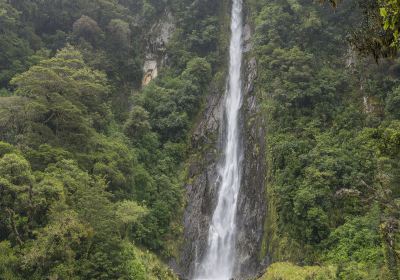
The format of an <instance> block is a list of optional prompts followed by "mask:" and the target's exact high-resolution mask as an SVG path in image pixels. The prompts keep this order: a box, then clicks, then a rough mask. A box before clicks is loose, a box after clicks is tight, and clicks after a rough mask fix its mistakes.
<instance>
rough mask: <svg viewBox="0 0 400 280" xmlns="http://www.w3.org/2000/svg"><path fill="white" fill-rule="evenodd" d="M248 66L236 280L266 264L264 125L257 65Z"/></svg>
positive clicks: (243, 113)
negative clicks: (263, 248) (263, 250)
mask: <svg viewBox="0 0 400 280" xmlns="http://www.w3.org/2000/svg"><path fill="white" fill-rule="evenodd" d="M245 62H247V63H245V64H244V66H247V68H246V69H244V100H243V107H242V118H243V120H242V130H241V131H242V135H243V137H242V138H243V151H244V159H243V170H242V172H243V175H242V184H241V188H240V192H239V197H238V199H239V201H238V210H237V241H236V247H237V248H236V252H237V259H236V273H235V277H236V278H235V279H249V278H252V277H254V276H256V275H257V274H258V272H259V271H260V269H262V268H263V267H264V263H265V260H260V259H259V256H260V251H261V249H260V248H261V243H262V237H263V228H264V219H265V214H266V213H265V212H266V194H265V181H266V166H265V158H264V155H265V129H264V128H265V124H264V119H263V117H262V115H261V114H259V111H260V110H259V106H258V104H257V99H256V96H255V95H254V92H253V88H254V81H255V78H256V76H257V63H256V60H255V59H254V58H250V59H248V60H247V61H245Z"/></svg>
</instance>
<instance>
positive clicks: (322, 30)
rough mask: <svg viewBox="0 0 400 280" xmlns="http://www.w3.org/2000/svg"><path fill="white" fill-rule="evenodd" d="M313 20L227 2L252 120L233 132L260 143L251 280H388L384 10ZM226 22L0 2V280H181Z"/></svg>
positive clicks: (391, 54) (149, 6)
mask: <svg viewBox="0 0 400 280" xmlns="http://www.w3.org/2000/svg"><path fill="white" fill-rule="evenodd" d="M322 2H324V1H307V0H269V1H261V0H244V1H243V5H244V13H245V24H246V26H247V27H248V29H249V31H248V33H249V34H250V33H251V38H250V39H248V41H249V42H250V43H249V47H248V48H247V49H246V53H245V54H244V56H245V59H246V60H250V59H254V61H256V62H257V63H256V66H255V67H256V70H257V71H256V72H257V74H256V75H254V86H253V87H252V96H253V97H254V100H255V101H254V102H256V103H257V112H256V115H257V118H259V119H262V120H263V121H262V122H259V123H258V122H257V124H253V122H252V119H245V120H243V122H246V124H248V125H249V126H254V127H255V126H257V129H258V128H260V129H262V130H265V135H263V136H264V137H263V139H262V144H261V143H253V144H254V147H255V148H254V151H252V153H253V154H254V157H257V158H262V159H263V164H264V165H265V167H266V168H265V174H256V175H257V176H260V177H264V178H265V184H264V185H263V186H262V188H263V191H265V201H266V203H265V205H263V207H264V208H263V210H264V212H265V213H266V214H265V216H264V217H260V219H262V220H263V225H262V226H261V227H262V228H263V232H262V236H260V240H262V243H261V244H260V250H259V252H258V254H257V258H258V260H259V263H260V265H259V266H258V264H257V267H259V271H255V272H254V274H255V275H259V277H261V278H260V279H265V280H274V279H284V280H286V279H344V280H346V279H349V280H358V279H360V280H361V279H362V280H364V279H367V280H368V279H371V280H372V279H382V280H396V279H400V268H399V265H400V245H399V238H400V220H399V219H400V60H399V58H398V54H397V52H398V48H399V43H398V41H399V29H400V20H399V16H398V15H399V14H400V12H399V8H398V7H399V2H398V1H392V0H380V1H375V0H367V1H362V0H343V1H339V2H337V1H325V3H322ZM230 7H231V4H230V1H228V0H221V1H216V0H195V1H194V0H30V1H28V0H0V279H5V280H17V279H38V280H39V279H52V280H55V279H60V280H61V279H63V280H64V279H76V280H78V279H132V280H145V279H161V280H164V279H165V280H168V279H178V277H184V276H182V275H180V274H179V273H178V272H179V269H178V268H177V267H178V266H179V265H181V263H180V261H179V260H180V258H181V251H182V247H183V246H184V244H185V240H184V239H185V238H184V236H185V234H184V232H185V231H186V230H187V229H186V228H185V225H183V222H182V221H183V217H184V215H185V214H184V213H185V209H187V207H188V205H187V204H188V203H187V201H188V199H187V193H186V190H187V189H186V188H185V186H187V185H189V184H191V183H192V181H194V180H195V179H194V178H193V177H194V176H192V175H191V173H193V172H192V170H191V169H192V168H190V166H191V165H192V164H193V162H194V161H195V162H197V163H199V165H204V164H205V162H206V161H207V160H208V159H206V157H203V155H204V151H207V149H214V146H213V145H214V144H215V143H214V142H216V140H215V141H214V139H208V138H207V137H206V136H204V135H200V136H199V135H197V134H196V131H197V129H196V128H197V127H198V125H199V124H201V123H202V122H203V119H204V116H205V115H207V114H206V113H205V112H207V110H206V108H207V106H208V105H207V102H208V100H209V99H208V98H209V97H210V96H213V95H214V96H220V95H223V94H224V92H225V89H224V88H225V83H226V82H225V81H226V75H227V63H228V48H229V37H230V34H228V32H227V26H228V25H229V23H228V21H229V10H230ZM166 26H171V28H170V30H169V31H168V32H167V31H165V30H164V29H165V28H164V27H166ZM158 29H159V30H158ZM160 30H161V31H160ZM249 36H250V35H249ZM149 57H151V58H149ZM154 57H156V58H154ZM153 61H155V63H156V64H157V68H155V69H153V68H152V69H151V70H152V72H149V73H150V76H151V78H149V77H150V76H149V75H148V74H149V73H146V70H147V69H146V67H144V65H145V66H146V65H148V64H149V62H153ZM150 64H151V63H150ZM144 68H145V69H144ZM245 71H246V69H244V70H243V72H245ZM244 76H245V75H244ZM207 117H209V116H207ZM258 126H260V127H258ZM216 130H218V129H216ZM217 134H218V133H217ZM243 137H248V138H250V136H249V135H247V134H246V132H243ZM194 138H196V139H201V141H199V140H196V141H194V140H193V139H194ZM253 140H254V139H252V141H253ZM213 141H214V142H213ZM254 141H255V140H254ZM260 146H263V147H264V146H265V150H264V149H261V148H258V147H260ZM260 153H262V155H259V154H260ZM203 163H204V164H203ZM203 210H204V209H203ZM203 212H207V210H204V211H203ZM249 246H250V245H249ZM250 247H251V246H250ZM296 277H297V278H296Z"/></svg>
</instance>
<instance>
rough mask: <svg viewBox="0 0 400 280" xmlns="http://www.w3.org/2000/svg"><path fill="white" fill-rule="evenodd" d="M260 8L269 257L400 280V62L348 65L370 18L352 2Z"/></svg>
mask: <svg viewBox="0 0 400 280" xmlns="http://www.w3.org/2000/svg"><path fill="white" fill-rule="evenodd" d="M344 2H346V1H344ZM367 2H368V3H369V1H363V3H361V2H360V5H363V4H365V5H369V4H368V3H367ZM357 5H358V4H357ZM251 8H252V21H253V22H254V24H255V35H254V43H255V49H254V52H253V53H254V55H256V56H257V58H258V73H257V74H258V77H257V82H256V89H255V91H256V94H257V96H258V100H259V101H260V103H261V104H262V106H263V114H264V116H265V118H266V120H267V121H266V123H267V128H266V129H267V131H268V133H267V136H266V143H267V148H268V149H267V154H266V157H267V166H268V182H267V193H268V201H269V208H270V209H268V213H272V214H271V215H272V216H273V218H270V219H268V220H267V221H268V223H266V225H265V229H266V232H267V233H268V234H269V236H266V237H265V239H264V242H265V244H264V247H265V248H264V249H265V250H266V251H265V252H264V253H266V254H271V255H272V256H271V257H272V261H280V260H284V261H287V260H289V261H292V262H295V263H301V264H321V263H326V264H328V265H334V266H336V267H337V268H338V269H337V277H338V279H386V278H387V279H392V278H393V279H397V278H398V265H397V263H398V255H397V253H396V252H398V251H396V250H398V244H397V241H396V240H397V239H396V238H398V236H399V232H398V230H395V229H394V228H397V225H398V213H400V211H399V208H398V206H397V203H398V198H399V193H398V191H397V190H398V181H397V180H398V176H397V175H395V174H397V172H398V164H397V163H396V161H397V158H398V150H399V146H398V145H399V142H398V141H397V140H398V137H397V134H398V127H397V121H396V119H397V118H398V116H397V111H396V109H395V108H397V107H396V104H397V103H396V102H397V87H398V84H399V80H398V79H397V77H395V76H394V75H391V74H390V70H389V69H388V68H390V67H388V65H391V64H392V63H393V67H397V66H396V65H397V62H396V61H392V62H386V61H385V62H382V65H379V66H376V65H373V64H371V63H370V61H369V60H368V59H362V58H361V57H357V59H356V61H355V62H353V64H351V63H350V64H345V61H344V59H343V54H344V53H346V51H347V50H346V49H344V48H342V47H340V46H343V47H344V44H338V42H339V41H340V40H342V41H344V40H345V39H344V35H343V30H350V29H351V28H352V27H351V26H350V25H352V24H353V25H354V20H353V21H349V20H347V19H346V18H355V17H359V16H360V14H359V12H360V11H359V10H357V9H355V10H354V9H352V8H354V6H351V5H350V4H346V3H343V5H341V6H340V7H338V10H337V13H339V15H332V14H331V12H330V11H327V10H325V9H324V7H320V6H318V5H314V4H307V3H304V2H303V1H288V0H276V1H269V2H268V3H260V2H259V1H253V2H252V3H251ZM365 8H366V7H365ZM361 11H363V10H362V9H361ZM338 19H340V21H339V20H338ZM311 32H312V34H311ZM321 42H323V47H322V45H321ZM333 46H335V47H333ZM374 46H375V45H374ZM327 50H329V51H327ZM389 244H392V245H389ZM268 250H270V251H268ZM396 255H397V257H396ZM298 273H300V272H298ZM388 277H389V278H388ZM390 277H392V278H390ZM288 279H292V278H290V277H289V278H288ZM322 279H324V278H322ZM333 279H336V278H333Z"/></svg>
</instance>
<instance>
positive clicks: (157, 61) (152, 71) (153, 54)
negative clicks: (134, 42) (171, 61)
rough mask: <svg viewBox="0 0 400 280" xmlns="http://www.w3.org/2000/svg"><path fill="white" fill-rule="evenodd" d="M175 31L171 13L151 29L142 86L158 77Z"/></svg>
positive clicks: (165, 14)
mask: <svg viewBox="0 0 400 280" xmlns="http://www.w3.org/2000/svg"><path fill="white" fill-rule="evenodd" d="M174 31H175V21H174V17H173V16H172V14H171V13H170V12H169V11H165V12H164V15H163V16H162V17H161V18H160V19H159V20H158V21H157V22H156V23H155V24H154V25H153V26H152V27H151V28H150V31H149V32H148V34H149V36H148V38H147V39H146V49H145V61H144V65H143V80H142V86H146V85H148V84H149V83H150V81H151V80H153V79H155V78H156V77H157V75H158V72H159V68H160V67H161V66H163V65H164V63H165V60H166V54H165V52H166V45H167V43H168V41H169V40H170V38H171V36H172V34H173V33H174Z"/></svg>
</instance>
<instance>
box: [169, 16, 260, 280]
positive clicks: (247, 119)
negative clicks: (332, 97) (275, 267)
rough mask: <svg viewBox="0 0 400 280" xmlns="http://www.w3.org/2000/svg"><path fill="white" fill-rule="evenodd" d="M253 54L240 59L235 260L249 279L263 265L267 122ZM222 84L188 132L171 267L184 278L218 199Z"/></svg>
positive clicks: (247, 36) (247, 35)
mask: <svg viewBox="0 0 400 280" xmlns="http://www.w3.org/2000/svg"><path fill="white" fill-rule="evenodd" d="M243 40H244V51H245V52H246V53H248V54H250V53H251V48H252V44H251V27H250V25H249V24H246V26H245V29H244V37H243ZM256 76H257V63H256V60H255V58H251V57H250V58H246V59H245V61H244V63H243V81H244V82H243V90H244V100H243V106H242V112H241V117H240V122H241V123H242V128H241V134H242V135H241V136H242V139H243V144H242V147H243V149H244V153H243V154H244V160H243V171H242V172H243V173H242V174H243V176H242V184H241V190H240V194H239V201H238V217H237V221H238V222H237V225H238V236H237V264H236V271H235V275H234V278H235V279H249V278H251V277H254V276H257V274H258V273H259V271H260V270H261V269H263V268H264V267H265V263H266V261H265V260H260V259H259V256H260V251H261V249H260V248H261V239H262V236H263V225H264V218H265V211H266V204H265V203H266V202H265V197H266V196H265V172H266V167H265V158H264V156H265V143H264V142H265V129H264V127H265V124H264V120H263V118H262V115H261V114H259V110H260V108H259V105H258V101H257V97H256V95H255V94H254V92H253V90H254V82H255V79H256ZM223 93H224V89H221V88H218V87H215V88H212V90H211V91H210V95H209V96H208V98H207V102H206V107H205V109H204V111H203V113H202V116H201V118H200V120H199V122H198V125H197V126H196V128H195V130H194V132H193V135H192V141H191V144H192V147H191V150H192V151H194V152H193V155H192V157H191V160H190V163H189V172H188V173H189V174H188V183H187V184H186V186H185V189H186V193H187V202H186V203H187V206H186V210H185V215H184V246H183V248H182V251H181V255H180V258H179V260H178V262H177V264H176V265H174V268H175V269H176V270H177V272H178V273H179V275H181V276H182V279H190V278H191V276H192V274H193V272H194V270H195V267H196V264H198V263H199V262H200V261H201V259H202V256H203V254H204V251H205V248H206V246H207V238H208V229H209V224H210V221H211V218H212V214H213V211H214V209H215V206H216V205H215V204H216V200H217V191H218V171H217V168H218V165H219V162H220V160H221V147H222V145H221V143H220V141H221V136H222V135H224V134H223V117H224V116H223V112H222V111H223V96H224V94H223Z"/></svg>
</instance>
